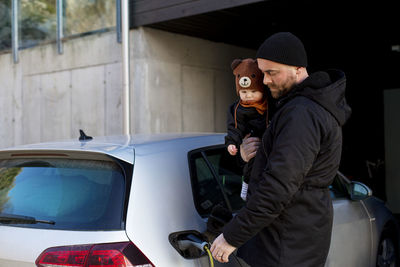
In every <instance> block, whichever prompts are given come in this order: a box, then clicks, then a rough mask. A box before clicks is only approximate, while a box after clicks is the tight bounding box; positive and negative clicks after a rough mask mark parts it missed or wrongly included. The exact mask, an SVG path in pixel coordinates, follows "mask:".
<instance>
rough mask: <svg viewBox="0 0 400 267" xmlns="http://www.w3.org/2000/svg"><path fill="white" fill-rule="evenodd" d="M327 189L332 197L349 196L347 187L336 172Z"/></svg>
mask: <svg viewBox="0 0 400 267" xmlns="http://www.w3.org/2000/svg"><path fill="white" fill-rule="evenodd" d="M329 190H330V193H331V197H332V199H337V198H347V197H349V191H348V190H349V189H348V188H347V187H346V184H345V183H344V182H343V181H342V179H341V178H340V176H339V175H338V174H336V176H335V178H334V180H333V182H332V184H331V185H330V186H329Z"/></svg>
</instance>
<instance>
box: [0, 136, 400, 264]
mask: <svg viewBox="0 0 400 267" xmlns="http://www.w3.org/2000/svg"><path fill="white" fill-rule="evenodd" d="M224 136H225V135H224V134H163V135H133V136H114V137H102V138H97V137H95V138H93V139H91V138H89V137H87V136H86V135H84V134H83V135H82V136H81V137H80V140H78V138H77V139H76V140H71V141H61V142H53V143H41V144H35V145H27V146H20V147H16V148H11V149H4V150H0V266H4V267H25V266H26V267H31V266H157V267H158V266H185V267H186V266H210V265H211V264H215V266H222V264H219V263H217V262H213V261H212V258H210V257H209V251H208V248H209V243H208V241H209V240H208V239H207V238H209V236H208V235H207V233H208V232H209V231H206V230H207V221H208V220H209V218H210V221H211V218H213V220H214V222H215V219H217V221H218V218H217V217H215V216H213V215H212V214H213V213H212V212H213V210H214V207H216V206H217V205H222V206H224V207H226V208H227V209H230V210H231V211H232V212H235V211H237V210H238V209H240V207H242V206H243V205H244V203H243V201H242V200H241V198H240V188H241V182H242V176H241V170H240V168H238V166H237V164H236V162H235V158H234V157H232V156H230V155H229V154H228V153H227V152H226V149H225V148H224V144H223V143H224ZM331 192H332V197H333V203H334V204H333V205H334V227H333V233H332V243H331V248H330V252H329V256H328V260H327V263H326V266H338V267H343V266H346V267H347V266H350V267H357V266H360V267H366V266H397V265H396V264H397V262H396V259H397V256H398V248H399V246H398V242H399V239H398V227H397V223H396V220H395V219H394V218H393V216H392V214H391V213H390V211H389V210H388V209H386V207H385V205H384V203H383V202H382V201H380V200H378V199H376V198H374V197H372V196H371V191H370V190H369V188H368V187H366V186H365V185H363V184H361V183H357V182H350V181H349V180H348V179H346V177H344V176H343V175H341V174H340V173H338V175H337V177H336V179H335V182H334V183H333V184H332V186H331ZM210 221H209V222H210ZM208 225H210V224H209V223H208ZM305 245H306V244H305ZM224 266H246V264H245V263H244V262H243V261H241V260H240V259H239V258H238V257H236V256H235V255H232V256H231V258H230V261H229V263H228V264H224Z"/></svg>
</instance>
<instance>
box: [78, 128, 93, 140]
mask: <svg viewBox="0 0 400 267" xmlns="http://www.w3.org/2000/svg"><path fill="white" fill-rule="evenodd" d="M79 134H80V136H79V141H89V140H92V139H93V137H91V136H88V135H86V134H85V132H84V131H83V130H81V129H79Z"/></svg>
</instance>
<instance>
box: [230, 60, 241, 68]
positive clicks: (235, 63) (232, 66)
mask: <svg viewBox="0 0 400 267" xmlns="http://www.w3.org/2000/svg"><path fill="white" fill-rule="evenodd" d="M240 63H242V60H241V59H235V60H233V61H232V64H231V68H232V70H234V69H236V67H237V66H238V65H239V64H240Z"/></svg>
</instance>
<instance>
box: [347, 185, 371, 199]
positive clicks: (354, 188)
mask: <svg viewBox="0 0 400 267" xmlns="http://www.w3.org/2000/svg"><path fill="white" fill-rule="evenodd" d="M370 196H372V190H371V189H370V188H369V187H368V186H366V185H365V184H363V183H360V182H354V181H352V182H351V187H350V198H351V200H363V199H366V198H368V197H370Z"/></svg>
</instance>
